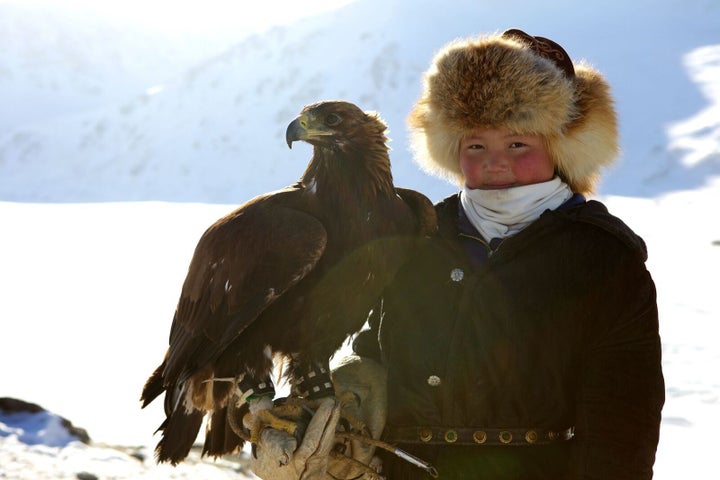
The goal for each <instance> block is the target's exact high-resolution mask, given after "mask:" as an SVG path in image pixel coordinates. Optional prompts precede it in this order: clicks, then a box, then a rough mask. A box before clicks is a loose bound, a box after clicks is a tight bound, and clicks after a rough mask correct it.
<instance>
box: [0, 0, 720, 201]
mask: <svg viewBox="0 0 720 480" xmlns="http://www.w3.org/2000/svg"><path fill="white" fill-rule="evenodd" d="M511 26H512V27H519V28H522V29H525V30H526V31H528V32H531V33H535V34H540V35H545V36H549V37H551V38H554V39H556V40H557V41H558V42H560V43H561V44H563V45H565V46H566V47H567V49H568V51H569V53H570V55H571V56H572V57H574V58H575V59H581V58H586V59H588V60H589V61H590V62H591V63H593V64H594V65H595V66H596V67H598V68H599V69H600V70H602V71H603V72H604V73H605V74H606V75H607V77H608V79H609V80H610V82H611V84H612V85H613V87H614V92H615V95H616V97H617V106H618V110H619V114H620V119H621V128H622V131H621V133H622V137H623V138H622V141H623V150H624V157H623V159H622V163H621V164H620V165H619V166H618V167H617V168H616V169H615V170H614V171H612V172H611V173H610V174H609V175H608V177H607V179H606V181H605V183H604V184H603V186H602V190H601V191H602V192H603V193H612V194H623V195H642V196H647V195H652V194H657V193H661V192H663V191H667V190H669V189H672V188H676V185H677V184H678V182H677V178H675V177H677V176H678V175H682V178H683V181H682V182H680V185H681V186H682V188H692V187H693V186H698V185H701V184H703V183H704V182H705V181H706V179H707V178H708V177H712V176H715V175H718V174H719V172H720V166H718V160H717V157H718V153H717V151H718V149H717V148H715V147H712V148H709V149H705V151H704V153H702V154H701V155H700V156H697V155H696V156H695V157H693V161H692V164H686V163H683V158H684V155H685V154H686V153H687V152H685V151H682V150H672V151H671V150H669V149H668V148H667V147H666V145H667V144H668V135H680V136H682V137H687V136H690V137H693V138H694V137H696V136H697V135H702V136H705V137H709V138H708V140H709V144H710V145H711V146H712V145H715V146H717V145H718V144H719V143H720V140H718V133H717V131H716V130H717V126H718V122H719V121H718V120H717V117H714V118H713V116H712V115H706V116H705V117H706V118H707V119H709V120H708V121H710V122H711V123H712V125H714V127H711V128H715V131H714V133H713V131H710V132H708V131H706V130H702V131H698V130H697V129H696V128H689V127H682V125H687V124H686V123H684V122H686V121H690V120H691V119H693V118H695V117H696V116H697V115H700V114H701V112H703V111H705V110H706V109H708V107H709V105H708V99H707V98H706V97H704V96H703V94H702V92H701V88H703V86H702V85H701V84H699V82H700V83H701V82H702V81H703V80H702V79H697V78H692V77H691V76H690V74H689V72H692V66H693V65H694V64H697V63H698V62H707V61H717V60H713V59H712V55H710V58H709V59H708V55H706V54H702V53H691V52H694V51H696V50H697V51H698V52H703V51H704V50H699V49H702V48H703V47H708V46H711V45H717V44H720V33H718V32H720V4H718V3H717V2H715V1H713V0H695V1H693V2H690V3H689V4H688V3H682V2H676V1H673V0H666V1H665V2H662V3H659V4H658V2H653V1H650V0H639V1H636V2H630V3H628V2H624V1H620V0H613V1H610V2H603V4H591V5H583V6H582V7H581V8H580V7H578V6H577V5H576V4H575V3H574V2H571V1H569V0H564V1H558V2H555V3H554V4H553V6H547V5H544V4H543V5H539V4H537V3H536V2H528V1H520V0H511V1H509V2H506V4H503V7H502V8H500V7H499V6H497V5H494V4H491V3H486V2H477V1H475V0H456V1H454V2H451V3H448V2H444V3H439V2H433V1H430V0H414V1H409V0H404V1H401V0H397V1H390V2H388V1H387V0H357V1H355V2H353V3H351V4H349V5H347V6H345V7H343V8H340V9H338V10H336V11H331V12H327V13H323V14H320V15H317V16H314V17H311V18H306V19H304V20H301V21H298V22H296V23H294V24H291V25H288V26H280V27H275V28H272V29H270V30H268V31H265V32H262V33H258V34H254V35H252V36H250V37H249V38H246V39H244V40H242V41H240V42H238V43H236V44H234V45H233V46H232V47H230V48H228V49H227V50H226V51H224V52H223V53H222V54H218V55H215V56H213V57H212V58H207V59H205V60H204V61H201V62H198V63H196V64H195V65H194V66H193V67H192V68H189V69H187V70H185V71H184V72H183V73H182V74H179V75H175V76H173V77H172V78H170V77H167V78H162V79H160V78H159V77H157V76H155V77H153V79H157V80H158V82H160V81H161V80H162V81H161V83H160V84H157V82H155V81H149V79H148V78H145V79H144V80H145V82H146V83H145V84H144V85H143V86H142V87H140V86H137V83H135V82H133V81H130V80H127V82H125V80H124V79H123V80H119V79H114V78H112V77H114V76H116V75H118V72H117V68H120V67H121V66H122V65H123V59H120V60H119V61H118V62H115V61H114V59H113V58H103V57H102V55H100V60H101V61H100V62H99V63H94V64H93V67H92V72H93V74H92V75H89V74H88V76H89V77H90V78H89V79H84V78H82V77H83V74H78V75H79V76H80V78H74V77H72V73H69V72H68V71H67V68H65V69H60V70H57V71H56V70H54V67H53V66H52V65H51V64H49V65H45V67H44V68H43V69H42V72H43V78H42V82H43V85H52V84H53V82H54V81H57V82H59V85H60V86H59V87H58V88H59V91H61V92H62V93H63V95H67V102H68V105H69V104H70V103H72V100H73V95H75V94H77V91H76V90H78V91H81V90H82V89H85V90H87V89H90V90H93V89H97V90H98V91H99V92H101V93H98V95H102V94H104V93H103V92H104V90H103V89H104V88H106V87H107V85H112V86H113V88H112V89H111V92H107V95H108V96H112V98H109V100H110V101H105V100H103V102H99V103H102V107H99V108H91V107H97V105H81V104H80V103H81V102H79V107H78V108H75V109H73V108H69V107H68V108H67V110H66V114H64V115H60V114H58V112H57V110H58V109H57V108H54V106H53V104H52V101H50V100H48V99H47V98H46V97H47V96H48V95H46V94H47V92H45V94H43V93H42V92H41V93H38V94H37V95H38V102H37V103H33V102H32V100H28V96H30V97H31V98H32V97H33V96H34V95H35V94H36V91H35V89H33V88H31V87H32V85H33V84H32V83H28V85H27V86H28V88H27V89H25V90H23V88H22V87H23V82H22V81H21V80H18V79H22V78H24V77H23V76H22V75H23V72H24V71H25V70H24V69H25V68H26V66H23V64H22V60H20V59H15V60H12V59H11V60H7V61H6V60H5V59H2V60H0V62H3V63H2V64H0V72H2V71H5V70H7V67H6V66H4V65H6V64H7V62H11V63H12V62H14V63H12V67H13V69H14V70H13V80H12V82H11V84H12V85H13V88H15V89H19V90H20V93H18V94H17V98H18V99H23V102H25V104H26V105H25V106H27V108H25V106H22V108H18V109H17V110H13V111H12V112H10V115H9V116H8V115H7V112H6V113H3V121H2V122H0V125H3V124H4V125H6V126H7V125H8V124H10V125H11V126H10V127H6V128H3V129H2V130H0V199H2V200H11V201H53V202H78V201H89V202H92V201H110V200H168V201H201V202H218V203H239V202H241V201H243V200H246V199H247V198H249V197H250V196H253V195H255V194H258V193H261V192H265V191H269V190H274V189H277V188H278V187H281V186H284V185H286V184H288V183H290V182H292V181H294V180H295V179H297V177H298V176H299V175H300V173H301V172H302V170H303V168H304V166H305V163H306V161H307V159H308V158H309V155H310V151H309V148H300V149H298V150H297V151H295V150H294V151H292V152H289V151H288V150H287V146H286V145H285V143H284V140H283V136H284V129H285V126H286V125H287V123H288V122H289V121H290V120H292V118H293V117H294V116H295V114H296V113H297V112H298V111H299V110H300V109H301V108H302V106H304V105H305V104H307V103H311V102H315V101H318V100H321V99H329V98H344V99H348V100H350V101H353V102H356V103H357V104H358V105H360V106H361V107H362V108H365V109H372V110H378V111H379V112H380V113H381V115H382V116H383V118H385V119H386V120H387V121H388V123H389V125H390V136H391V138H392V139H393V142H392V146H393V148H394V151H393V162H394V164H393V166H394V171H395V174H396V181H397V183H398V184H400V185H403V186H409V187H412V188H417V189H420V190H422V191H424V192H425V193H427V194H428V195H429V196H430V197H431V198H433V199H439V198H441V197H442V196H444V195H446V194H448V193H450V192H451V191H452V190H453V189H454V187H453V186H452V185H448V184H446V183H444V182H441V181H439V180H435V179H432V178H430V177H428V176H427V175H425V174H423V173H422V172H419V171H418V169H417V167H416V165H414V164H413V162H412V161H411V158H410V155H409V153H408V150H407V143H406V136H407V134H406V130H405V117H406V115H407V113H408V111H409V110H410V107H411V105H412V103H413V101H414V100H415V99H416V97H417V94H418V92H419V89H420V84H421V80H420V75H421V72H422V71H423V70H424V69H425V68H426V67H427V65H428V63H429V61H430V58H431V57H432V54H433V53H434V51H435V50H436V49H437V48H439V47H440V46H441V45H442V44H444V43H445V42H447V41H448V40H450V39H452V38H454V37H458V36H467V35H471V34H475V33H478V32H486V31H494V30H502V29H504V28H506V27H511ZM88 28H89V27H88ZM81 32H82V30H80V31H78V32H77V35H78V37H77V41H78V42H81V37H80V35H81ZM107 41H108V44H109V45H112V44H113V42H114V40H113V39H112V38H108V40H107ZM145 41H146V39H145V38H143V37H138V42H145ZM95 48H96V46H93V50H92V51H93V52H94V54H93V57H92V59H94V60H97V59H98V55H97V53H98V51H99V50H97V49H95ZM16 50H17V49H16ZM148 50H150V51H149V52H148V57H147V58H143V59H134V61H137V62H140V61H145V62H147V63H148V64H152V63H153V62H155V61H156V60H155V59H157V58H160V57H163V56H164V53H163V52H152V51H151V50H152V49H148ZM61 51H63V52H72V51H75V50H74V49H71V48H70V47H69V46H68V47H67V49H66V48H65V47H63V48H62V49H61ZM79 51H80V52H82V51H83V50H82V49H80V50H79ZM122 51H124V50H122ZM132 51H133V52H137V50H132ZM711 52H712V50H711ZM67 54H69V53H67ZM17 55H19V54H17ZM17 55H16V56H17ZM43 55H45V54H43ZM41 57H42V58H43V59H46V60H49V57H44V56H42V55H41ZM64 65H66V67H67V64H64ZM119 66H120V67H119ZM81 71H82V70H81ZM162 71H163V72H170V71H173V68H172V67H170V66H167V65H165V66H163V70H162ZM68 74H69V75H70V76H69V77H68ZM148 77H150V75H148ZM1 80H2V77H0V81H1ZM142 80H143V79H140V81H141V82H142ZM84 81H86V83H83V82H84ZM64 82H69V83H71V84H72V85H77V88H76V89H73V88H70V87H65V86H64ZM76 82H79V83H76ZM118 82H119V83H120V84H121V87H120V88H118V89H115V88H114V85H115V84H116V83H118ZM44 88H45V87H44ZM130 90H132V93H130V92H129V91H130ZM43 95H44V96H43ZM50 96H52V95H50ZM119 96H122V97H123V98H122V99H120V98H118V97H119ZM83 98H87V95H85V96H84V97H83ZM58 101H60V100H58ZM68 105H65V104H63V106H68ZM46 111H52V112H53V113H55V114H53V115H46V114H45V113H46ZM14 112H17V113H14ZM15 116H17V117H18V119H17V120H15V119H14V117H15ZM8 119H9V120H8ZM671 127H672V128H671ZM673 128H674V129H673ZM673 132H675V133H673ZM677 132H681V133H679V134H678V133H677ZM693 132H694V133H693ZM683 142H684V140H678V141H677V142H675V143H673V145H675V146H677V147H678V148H680V147H681V146H682V145H683ZM713 142H714V143H713ZM668 175H672V176H673V177H674V178H673V179H672V181H669V180H668V178H667V177H668Z"/></svg>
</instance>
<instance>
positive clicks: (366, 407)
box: [328, 355, 387, 479]
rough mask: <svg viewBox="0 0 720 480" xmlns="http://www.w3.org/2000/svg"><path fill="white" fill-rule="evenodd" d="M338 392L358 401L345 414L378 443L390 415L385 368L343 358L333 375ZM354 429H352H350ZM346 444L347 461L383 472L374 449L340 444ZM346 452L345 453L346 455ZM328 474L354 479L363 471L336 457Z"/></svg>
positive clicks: (352, 442) (369, 361) (351, 442)
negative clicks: (351, 460) (362, 426)
mask: <svg viewBox="0 0 720 480" xmlns="http://www.w3.org/2000/svg"><path fill="white" fill-rule="evenodd" d="M332 379H333V384H334V385H335V391H336V392H337V395H338V396H339V397H341V398H343V397H345V396H346V394H347V393H352V394H353V395H354V397H355V401H352V400H351V401H349V402H347V403H346V404H345V405H344V408H343V413H344V414H346V415H347V416H349V417H353V418H355V419H357V420H359V421H361V422H362V423H364V426H365V427H366V429H367V432H366V433H369V434H370V436H371V437H372V438H374V439H379V438H380V435H382V431H383V428H384V427H385V418H386V413H387V384H386V381H387V371H386V370H385V367H383V366H382V365H380V364H379V363H378V362H376V361H375V360H372V359H369V358H364V357H358V356H356V355H351V356H348V357H346V358H344V359H343V360H342V361H341V363H340V364H339V365H338V366H337V367H336V368H335V369H334V370H333V371H332ZM351 427H352V425H351ZM338 442H339V443H342V444H343V448H341V449H338V446H337V445H336V448H335V449H336V451H337V450H340V451H342V452H343V454H344V455H345V456H346V457H349V458H352V459H353V460H356V461H357V462H359V463H361V464H364V465H367V466H369V467H370V468H371V469H372V470H375V471H379V470H380V460H379V459H378V458H377V457H374V453H375V447H374V446H373V445H370V444H368V443H365V442H360V441H357V440H347V439H345V440H338ZM343 450H344V451H343ZM328 472H330V473H331V475H332V477H333V478H336V479H351V478H352V479H355V478H362V477H361V476H360V474H361V473H363V470H362V469H360V468H358V467H357V464H354V463H353V462H345V461H342V459H341V458H340V459H339V458H338V457H336V456H334V457H333V458H331V459H330V462H329V466H328ZM368 477H369V475H366V476H365V478H368Z"/></svg>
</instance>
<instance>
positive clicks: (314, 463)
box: [250, 398, 340, 480]
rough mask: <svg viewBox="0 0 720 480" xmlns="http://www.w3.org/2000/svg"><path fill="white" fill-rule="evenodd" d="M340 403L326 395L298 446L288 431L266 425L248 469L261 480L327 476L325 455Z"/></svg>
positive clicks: (315, 479) (325, 478) (324, 478)
mask: <svg viewBox="0 0 720 480" xmlns="http://www.w3.org/2000/svg"><path fill="white" fill-rule="evenodd" d="M339 418H340V404H339V403H338V402H337V401H336V400H335V399H334V398H325V399H323V400H322V401H321V402H320V405H319V407H318V409H317V411H316V412H315V414H314V415H313V417H312V419H311V420H310V423H309V424H308V426H307V429H306V430H305V436H304V437H303V440H302V443H301V444H300V446H299V447H298V446H297V439H296V438H295V437H294V436H292V435H290V434H289V433H287V432H284V431H282V430H275V429H274V428H266V429H264V430H263V431H262V433H261V434H260V440H259V441H258V444H257V446H256V449H255V452H254V455H253V458H252V460H251V462H250V469H251V470H252V471H253V473H254V474H255V475H257V476H258V477H260V478H262V479H264V480H328V479H331V478H332V477H330V476H328V474H327V468H328V459H329V458H330V457H329V455H330V451H331V450H332V448H333V446H334V445H335V428H336V426H337V423H338V419H339Z"/></svg>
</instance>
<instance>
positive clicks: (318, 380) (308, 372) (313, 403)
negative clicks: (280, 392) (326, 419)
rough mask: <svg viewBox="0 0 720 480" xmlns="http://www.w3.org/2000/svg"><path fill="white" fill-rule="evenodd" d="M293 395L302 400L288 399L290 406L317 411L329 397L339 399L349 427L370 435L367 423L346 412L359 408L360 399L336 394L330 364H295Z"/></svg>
mask: <svg viewBox="0 0 720 480" xmlns="http://www.w3.org/2000/svg"><path fill="white" fill-rule="evenodd" d="M292 379H293V382H292V383H293V394H294V395H296V396H299V397H301V398H292V399H288V403H289V404H294V405H306V406H307V407H309V408H311V409H312V410H315V409H316V408H317V402H318V400H320V399H322V398H324V397H328V396H331V395H332V396H335V397H337V399H338V401H339V402H340V405H342V406H343V410H342V411H341V413H340V418H341V419H342V420H344V421H345V422H346V423H347V424H348V426H349V427H350V428H351V429H353V430H355V431H358V432H361V433H369V432H368V430H367V427H366V426H365V423H364V422H363V421H361V420H360V419H359V418H357V417H355V416H354V415H352V414H350V413H348V412H347V411H346V410H345V408H344V407H345V406H348V407H351V406H353V405H354V406H358V397H357V395H356V394H355V393H353V392H351V391H343V392H336V391H335V386H334V384H333V381H332V378H331V377H330V367H329V362H328V361H325V362H313V363H309V364H307V363H306V364H302V363H294V364H293V369H292Z"/></svg>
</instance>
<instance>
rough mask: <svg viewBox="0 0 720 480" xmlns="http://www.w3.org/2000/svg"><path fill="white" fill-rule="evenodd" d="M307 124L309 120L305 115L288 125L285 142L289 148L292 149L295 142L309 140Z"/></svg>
mask: <svg viewBox="0 0 720 480" xmlns="http://www.w3.org/2000/svg"><path fill="white" fill-rule="evenodd" d="M307 124H308V119H307V117H306V116H305V115H300V116H299V117H297V118H296V119H295V120H293V121H292V122H290V125H288V127H287V130H286V131H285V141H286V142H287V144H288V147H289V148H292V143H293V142H295V141H298V140H305V139H307V138H308V132H307Z"/></svg>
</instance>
